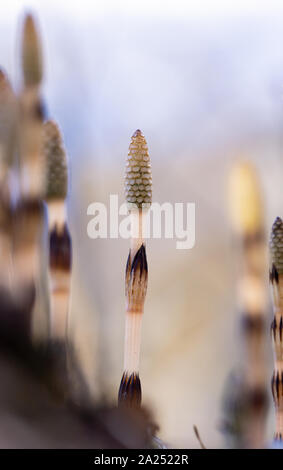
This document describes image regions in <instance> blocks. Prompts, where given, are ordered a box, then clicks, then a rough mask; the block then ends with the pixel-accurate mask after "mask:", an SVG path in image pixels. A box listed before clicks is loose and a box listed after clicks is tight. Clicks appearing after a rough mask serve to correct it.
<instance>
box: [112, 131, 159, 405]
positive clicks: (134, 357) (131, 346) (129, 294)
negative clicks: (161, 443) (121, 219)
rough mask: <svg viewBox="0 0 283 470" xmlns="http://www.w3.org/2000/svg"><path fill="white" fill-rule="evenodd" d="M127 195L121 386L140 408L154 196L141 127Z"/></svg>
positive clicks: (125, 398) (124, 398)
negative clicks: (147, 236) (147, 230)
mask: <svg viewBox="0 0 283 470" xmlns="http://www.w3.org/2000/svg"><path fill="white" fill-rule="evenodd" d="M125 196H126V201H127V203H128V208H129V212H130V215H131V230H132V236H131V246H130V252H129V256H128V261H127V266H126V276H125V292H126V319H125V345H124V372H123V376H122V380H121V384H120V389H119V404H126V405H127V406H133V407H138V406H140V404H141V384H140V378H139V361H140V347H141V327H142V316H143V310H144V302H145V296H146V290H147V277H148V269H147V259H146V248H145V243H144V237H143V233H144V231H143V230H144V224H145V217H146V213H147V210H148V208H149V207H150V204H151V199H152V178H151V165H150V158H149V154H148V147H147V143H146V140H145V138H144V136H143V134H142V133H141V131H140V130H137V131H136V132H135V133H134V134H133V136H132V140H131V143H130V147H129V153H128V158H127V163H126V175H125Z"/></svg>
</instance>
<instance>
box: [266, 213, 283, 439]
mask: <svg viewBox="0 0 283 470" xmlns="http://www.w3.org/2000/svg"><path fill="white" fill-rule="evenodd" d="M269 247H270V275H269V279H270V285H271V295H272V301H273V314H274V318H273V321H272V324H271V335H272V341H273V355H274V372H273V375H272V383H271V386H272V387H271V388H272V395H273V399H274V405H275V418H276V429H275V434H274V439H275V441H276V442H280V443H282V439H283V342H282V335H283V222H282V219H280V217H277V218H276V220H275V222H274V224H273V226H272V230H271V236H270V242H269Z"/></svg>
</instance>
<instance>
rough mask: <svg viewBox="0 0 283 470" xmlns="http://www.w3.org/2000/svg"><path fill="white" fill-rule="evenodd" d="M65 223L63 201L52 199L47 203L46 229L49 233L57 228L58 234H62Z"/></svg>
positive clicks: (65, 215) (65, 216)
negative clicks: (47, 228)
mask: <svg viewBox="0 0 283 470" xmlns="http://www.w3.org/2000/svg"><path fill="white" fill-rule="evenodd" d="M66 221H67V211H66V205H65V201H64V200H63V199H52V200H50V201H48V227H49V231H50V230H53V228H54V227H55V226H57V229H58V232H59V233H62V231H63V229H64V224H65V223H66Z"/></svg>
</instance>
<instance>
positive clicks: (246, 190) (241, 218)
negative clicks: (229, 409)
mask: <svg viewBox="0 0 283 470" xmlns="http://www.w3.org/2000/svg"><path fill="white" fill-rule="evenodd" d="M230 202H231V207H230V209H231V220H232V224H233V228H234V236H235V242H236V245H237V251H238V276H237V299H238V309H239V312H240V315H241V318H240V320H241V336H242V346H243V348H242V350H243V354H242V357H241V364H240V365H241V380H240V383H241V385H240V390H239V394H238V397H237V400H238V402H237V403H236V405H235V406H236V408H237V409H238V410H241V412H240V415H239V417H238V420H239V423H238V426H239V428H240V431H239V436H238V439H239V442H238V444H237V445H238V446H240V447H247V448H261V447H264V445H265V419H266V411H267V395H266V393H267V392H266V383H267V370H266V368H267V365H266V321H267V289H266V284H267V269H266V266H267V250H266V243H265V231H264V215H263V205H262V197H261V190H260V187H259V183H258V179H257V175H256V172H255V169H254V168H253V166H252V165H250V164H249V163H240V164H237V165H236V166H235V167H234V169H233V171H232V174H231V179H230Z"/></svg>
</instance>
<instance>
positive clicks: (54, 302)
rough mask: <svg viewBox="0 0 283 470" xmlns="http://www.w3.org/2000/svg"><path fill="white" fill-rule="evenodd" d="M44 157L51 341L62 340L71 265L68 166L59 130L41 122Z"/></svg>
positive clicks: (51, 124)
mask: <svg viewBox="0 0 283 470" xmlns="http://www.w3.org/2000/svg"><path fill="white" fill-rule="evenodd" d="M43 154H44V157H45V160H46V168H47V187H46V195H45V200H46V203H47V207H48V227H49V235H48V238H49V273H50V302H51V306H50V335H51V338H52V339H65V335H66V327H67V318H68V309H69V297H70V277H71V262H72V259H71V258H72V245H71V237H70V234H69V230H68V226H67V213H66V204H65V199H66V197H67V190H68V167H67V157H66V151H65V148H64V145H63V141H62V137H61V133H60V130H59V128H58V126H57V124H56V123H55V122H54V121H51V120H49V121H47V122H45V123H44V137H43Z"/></svg>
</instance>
